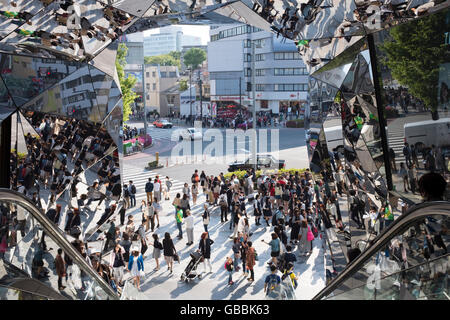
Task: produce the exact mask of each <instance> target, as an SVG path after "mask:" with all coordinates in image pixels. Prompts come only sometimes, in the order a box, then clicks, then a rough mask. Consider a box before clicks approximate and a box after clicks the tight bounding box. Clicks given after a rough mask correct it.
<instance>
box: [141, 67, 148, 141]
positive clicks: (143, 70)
mask: <svg viewBox="0 0 450 320" xmlns="http://www.w3.org/2000/svg"><path fill="white" fill-rule="evenodd" d="M142 98H143V103H144V137H146V136H147V109H146V107H145V100H146V95H145V63H143V64H142Z"/></svg>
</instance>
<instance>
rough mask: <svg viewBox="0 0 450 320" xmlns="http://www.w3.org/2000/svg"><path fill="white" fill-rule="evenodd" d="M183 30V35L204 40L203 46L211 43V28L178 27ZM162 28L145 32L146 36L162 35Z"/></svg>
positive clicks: (204, 26) (205, 26) (206, 26)
mask: <svg viewBox="0 0 450 320" xmlns="http://www.w3.org/2000/svg"><path fill="white" fill-rule="evenodd" d="M177 26H180V27H181V28H182V31H183V34H186V35H190V36H196V37H200V38H201V39H202V45H206V44H207V43H208V41H209V26H208V25H203V26H192V25H177ZM160 29H161V28H156V29H151V30H147V31H144V32H143V33H144V36H147V35H150V34H155V33H160Z"/></svg>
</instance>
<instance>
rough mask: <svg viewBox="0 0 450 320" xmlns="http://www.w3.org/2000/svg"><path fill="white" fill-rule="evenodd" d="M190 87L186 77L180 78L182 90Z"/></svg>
mask: <svg viewBox="0 0 450 320" xmlns="http://www.w3.org/2000/svg"><path fill="white" fill-rule="evenodd" d="M187 89H188V84H187V80H186V79H181V80H180V91H185V90H187Z"/></svg>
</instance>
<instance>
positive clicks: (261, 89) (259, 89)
mask: <svg viewBox="0 0 450 320" xmlns="http://www.w3.org/2000/svg"><path fill="white" fill-rule="evenodd" d="M256 91H265V85H264V84H259V83H258V84H256Z"/></svg>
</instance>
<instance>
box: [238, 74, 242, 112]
mask: <svg viewBox="0 0 450 320" xmlns="http://www.w3.org/2000/svg"><path fill="white" fill-rule="evenodd" d="M241 80H242V77H239V108H240V107H241V106H242V93H241V88H242V85H241Z"/></svg>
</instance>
